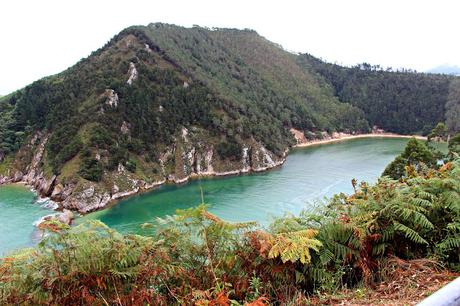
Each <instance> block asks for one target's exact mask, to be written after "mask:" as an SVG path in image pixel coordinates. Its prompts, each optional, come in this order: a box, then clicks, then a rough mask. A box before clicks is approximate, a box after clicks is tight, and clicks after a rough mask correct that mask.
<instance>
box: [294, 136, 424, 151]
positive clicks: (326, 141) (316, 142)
mask: <svg viewBox="0 0 460 306" xmlns="http://www.w3.org/2000/svg"><path fill="white" fill-rule="evenodd" d="M360 138H415V139H418V140H427V137H425V136H420V135H400V134H393V133H382V134H371V133H369V134H358V135H346V136H340V137H336V138H330V139H320V140H312V141H307V142H304V143H298V144H296V145H293V146H292V148H306V147H310V146H316V145H322V144H330V143H335V142H340V141H346V140H352V139H360Z"/></svg>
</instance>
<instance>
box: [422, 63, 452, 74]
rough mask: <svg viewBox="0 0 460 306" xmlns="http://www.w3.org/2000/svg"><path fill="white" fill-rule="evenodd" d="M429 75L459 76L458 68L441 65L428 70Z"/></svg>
mask: <svg viewBox="0 0 460 306" xmlns="http://www.w3.org/2000/svg"><path fill="white" fill-rule="evenodd" d="M427 72H429V73H442V74H450V75H460V67H458V66H454V65H447V64H445V65H441V66H438V67H435V68H432V69H430V70H427Z"/></svg>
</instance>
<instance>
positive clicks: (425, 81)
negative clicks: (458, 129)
mask: <svg viewBox="0 0 460 306" xmlns="http://www.w3.org/2000/svg"><path fill="white" fill-rule="evenodd" d="M298 63H299V65H301V66H302V67H305V69H307V70H309V71H314V72H317V73H319V74H320V75H322V76H323V77H324V79H325V80H326V81H327V82H328V83H330V84H332V86H333V88H334V94H335V95H336V96H337V97H338V98H339V99H340V101H342V102H348V103H350V104H352V105H354V106H356V107H358V108H359V109H361V110H363V111H364V113H365V114H366V115H365V116H366V119H367V120H368V122H369V124H370V125H377V126H379V127H380V128H383V129H385V130H387V131H389V132H395V133H402V134H412V133H422V134H427V133H429V131H430V129H432V128H433V124H434V123H435V122H443V121H445V120H446V116H447V114H446V113H447V111H446V103H447V101H448V98H449V93H450V92H452V91H453V90H454V89H453V88H452V87H453V86H451V85H452V84H451V83H452V81H454V80H455V79H456V78H455V77H452V76H447V75H441V74H427V73H417V72H412V71H407V70H404V71H391V70H390V69H388V70H383V69H382V68H380V67H379V66H371V65H369V64H361V65H357V66H354V67H351V68H348V67H343V66H339V65H336V64H329V63H325V62H323V61H321V60H319V59H317V58H315V57H313V56H311V55H309V54H303V55H300V56H299V57H298ZM456 99H457V100H460V99H459V97H457V98H456ZM458 103H459V102H458V101H457V104H458Z"/></svg>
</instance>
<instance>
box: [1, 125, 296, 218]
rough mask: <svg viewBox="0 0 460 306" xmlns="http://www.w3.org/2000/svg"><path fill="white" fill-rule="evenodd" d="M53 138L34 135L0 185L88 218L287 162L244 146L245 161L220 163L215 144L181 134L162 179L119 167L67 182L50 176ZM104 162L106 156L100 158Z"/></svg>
mask: <svg viewBox="0 0 460 306" xmlns="http://www.w3.org/2000/svg"><path fill="white" fill-rule="evenodd" d="M48 138H49V135H47V134H45V133H41V132H38V133H36V134H35V135H34V136H33V137H32V138H31V139H30V141H29V142H28V143H27V144H26V145H25V146H24V147H23V148H22V149H21V150H20V151H19V153H18V154H17V156H16V159H15V161H14V162H13V164H12V165H11V167H10V169H9V171H8V173H6V174H3V175H0V184H7V183H15V182H22V183H25V184H27V185H28V186H31V187H32V188H33V189H34V190H36V192H37V193H38V195H39V196H41V197H50V198H51V200H53V201H55V202H57V203H58V204H59V208H60V209H69V210H73V211H78V212H80V213H88V212H91V211H95V210H99V209H102V208H104V207H106V206H107V205H108V204H109V203H111V202H113V201H115V200H118V199H120V198H123V197H126V196H129V195H133V194H136V193H139V192H141V191H144V190H149V189H152V188H155V187H157V186H159V185H162V184H164V183H167V182H171V183H176V184H180V183H184V182H186V181H188V180H189V179H191V178H194V177H200V176H224V175H237V174H241V173H248V172H251V171H254V172H258V171H265V170H268V169H271V168H274V167H277V166H279V165H281V164H283V162H284V161H285V157H286V153H287V150H286V152H285V153H284V154H283V155H282V156H277V155H275V154H273V153H272V152H270V151H269V150H267V149H266V148H265V147H264V146H263V145H262V144H261V143H259V142H257V141H255V140H253V139H249V140H247V141H245V142H244V144H243V147H242V152H241V159H239V160H228V159H222V158H220V157H219V155H218V154H217V152H216V150H215V148H214V145H213V143H212V141H210V140H209V139H207V138H205V137H203V135H202V134H201V132H200V131H199V130H192V131H189V130H188V129H186V128H182V129H181V130H180V132H179V133H178V135H177V137H176V139H175V142H174V143H173V145H171V146H169V147H166V148H165V149H164V151H163V152H162V153H161V154H160V155H159V158H158V161H157V163H158V165H159V168H160V171H159V173H157V174H156V175H151V176H145V175H139V173H136V172H134V173H133V172H130V171H128V170H127V169H126V168H125V167H124V166H123V165H121V164H120V165H119V166H118V168H117V169H116V170H115V171H113V172H104V175H103V180H102V181H101V182H91V181H88V180H85V179H83V178H79V179H78V180H68V179H66V177H65V176H64V175H54V174H50V173H46V171H45V168H46V167H45V165H46V158H45V155H46V153H45V151H46V150H45V145H46V143H47V141H48ZM96 156H97V157H99V158H105V157H104V152H101V153H98V154H97V155H96Z"/></svg>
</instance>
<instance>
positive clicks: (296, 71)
mask: <svg viewBox="0 0 460 306" xmlns="http://www.w3.org/2000/svg"><path fill="white" fill-rule="evenodd" d="M450 80H451V78H450V77H447V76H441V75H425V74H415V73H399V72H398V73H393V72H381V71H373V70H369V69H367V68H364V69H363V67H361V68H351V69H350V68H343V67H340V66H336V65H330V64H326V63H323V62H321V61H319V60H318V59H315V58H313V57H311V56H307V55H302V56H297V55H294V54H291V53H289V52H286V51H284V50H283V49H282V48H281V47H280V46H278V45H276V44H274V43H272V42H270V41H267V40H266V39H264V38H263V37H261V36H259V35H258V34H257V33H256V32H254V31H251V30H235V29H213V30H210V29H205V28H200V27H194V28H183V27H178V26H173V25H167V24H150V25H148V26H136V27H131V28H128V29H126V30H123V31H122V32H121V33H119V34H118V35H116V36H115V37H114V38H113V39H112V40H111V41H110V42H109V43H107V45H105V46H104V47H103V48H101V49H99V50H97V51H95V52H93V54H91V56H89V57H88V58H86V59H83V60H81V61H80V62H79V63H77V64H76V65H75V66H73V67H71V68H69V69H67V70H66V71H63V72H62V73H60V74H57V75H54V76H51V77H47V78H43V79H41V80H39V81H37V82H34V83H32V84H31V85H29V86H27V87H26V88H24V89H22V90H19V91H17V92H15V93H13V94H11V95H8V96H7V97H3V98H2V99H0V183H1V182H2V181H3V182H9V181H25V182H27V183H29V184H31V185H34V186H35V187H36V188H37V189H38V191H39V192H40V193H41V194H42V195H45V196H51V197H52V198H53V199H54V200H56V201H59V202H61V205H62V206H63V207H66V208H70V209H76V210H80V211H82V212H86V211H90V210H94V209H98V208H101V207H104V206H105V205H106V204H107V203H109V202H110V201H112V200H114V199H117V198H119V197H122V196H126V195H127V194H132V193H136V192H138V191H139V190H140V189H148V188H151V187H152V186H154V185H157V184H161V183H164V182H165V181H167V180H169V181H174V182H176V183H179V182H183V181H185V180H187V179H188V178H189V177H192V176H195V175H224V174H236V173H241V172H248V171H262V170H265V169H268V168H272V167H274V166H277V165H280V164H281V163H282V162H283V161H284V158H285V154H286V150H287V148H288V147H289V146H290V145H292V144H293V143H294V142H295V140H294V138H293V137H292V135H291V133H290V129H291V128H294V129H297V130H300V131H303V132H308V134H309V135H314V133H318V132H322V131H327V132H329V133H331V132H334V131H344V132H367V131H369V130H370V126H372V125H378V126H380V127H383V128H385V129H388V130H389V131H392V132H398V133H414V132H420V131H423V130H425V129H430V128H432V127H433V126H434V125H435V124H436V123H437V122H438V121H443V120H444V104H445V103H446V99H447V94H448V87H449V82H450Z"/></svg>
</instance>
